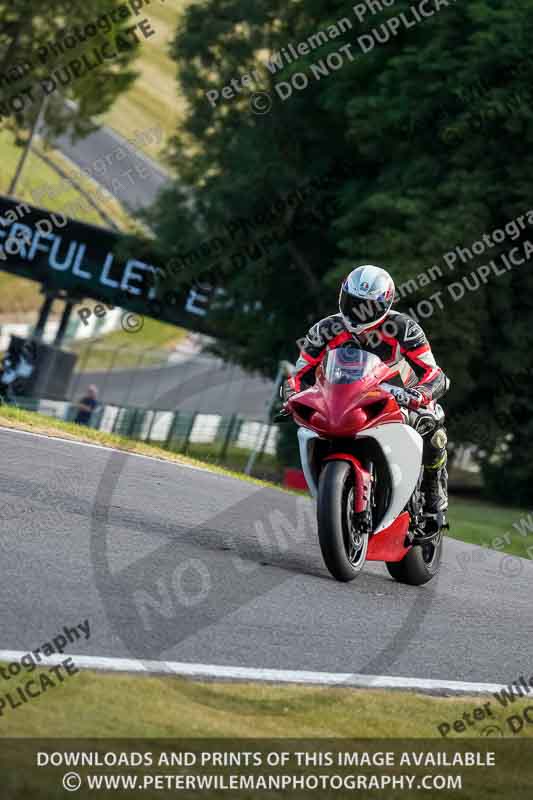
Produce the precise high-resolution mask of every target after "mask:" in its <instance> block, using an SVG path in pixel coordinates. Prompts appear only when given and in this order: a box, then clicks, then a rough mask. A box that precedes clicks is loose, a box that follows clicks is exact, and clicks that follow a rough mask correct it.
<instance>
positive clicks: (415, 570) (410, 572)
mask: <svg viewBox="0 0 533 800" xmlns="http://www.w3.org/2000/svg"><path fill="white" fill-rule="evenodd" d="M443 543H444V535H443V533H442V531H441V533H440V534H439V536H438V537H437V538H436V539H435V540H434V541H433V542H431V543H428V544H414V545H413V547H412V548H411V549H410V550H409V552H408V553H407V555H405V556H404V557H403V558H402V560H401V561H387V562H386V564H387V569H388V571H389V575H391V576H392V577H393V578H394V580H396V581H398V582H399V583H408V584H409V585H410V586H422V585H423V584H424V583H428V581H430V580H431V579H432V578H434V577H435V575H436V574H437V572H438V571H439V567H440V562H441V559H442V548H443Z"/></svg>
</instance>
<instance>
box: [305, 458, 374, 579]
mask: <svg viewBox="0 0 533 800" xmlns="http://www.w3.org/2000/svg"><path fill="white" fill-rule="evenodd" d="M354 500H355V484H354V478H353V472H352V467H351V465H350V464H348V463H347V462H346V461H328V463H327V464H326V466H325V467H324V469H323V470H322V472H321V473H320V478H319V481H318V500H317V520H318V540H319V542H320V549H321V550H322V556H323V558H324V561H325V563H326V567H327V568H328V570H329V571H330V572H331V574H332V575H333V577H334V578H336V579H337V580H338V581H344V582H347V581H353V579H354V578H356V577H357V576H358V574H359V573H360V572H361V570H362V568H363V566H364V563H365V560H366V552H367V550H368V534H363V533H358V532H357V531H356V520H355V511H354V505H355V503H354Z"/></svg>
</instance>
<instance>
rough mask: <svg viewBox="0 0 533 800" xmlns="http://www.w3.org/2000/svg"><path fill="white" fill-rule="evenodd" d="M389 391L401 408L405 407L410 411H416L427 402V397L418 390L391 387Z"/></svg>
mask: <svg viewBox="0 0 533 800" xmlns="http://www.w3.org/2000/svg"><path fill="white" fill-rule="evenodd" d="M389 391H390V393H391V394H392V396H393V397H394V399H395V400H396V402H397V403H398V405H399V406H404V408H408V409H409V410H410V411H416V410H417V409H419V408H420V406H422V405H424V403H425V402H426V396H425V395H424V394H422V392H419V391H418V389H402V388H401V386H391V387H390V388H389Z"/></svg>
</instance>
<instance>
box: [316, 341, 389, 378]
mask: <svg viewBox="0 0 533 800" xmlns="http://www.w3.org/2000/svg"><path fill="white" fill-rule="evenodd" d="M381 363H382V362H381V359H380V358H378V357H377V356H376V355H374V354H373V353H367V351H366V350H360V349H359V348H358V347H357V346H356V345H351V344H350V345H346V346H345V347H338V348H337V349H336V350H329V352H328V353H327V355H326V358H325V359H324V374H325V376H326V380H328V381H329V382H330V383H353V382H354V381H359V380H361V378H364V377H365V375H369V374H370V373H371V372H373V371H374V370H375V369H376V368H377V367H379V365H380V364H381Z"/></svg>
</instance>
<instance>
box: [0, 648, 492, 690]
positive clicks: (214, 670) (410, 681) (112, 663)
mask: <svg viewBox="0 0 533 800" xmlns="http://www.w3.org/2000/svg"><path fill="white" fill-rule="evenodd" d="M25 655H28V651H27V650H26V651H23V650H0V660H1V661H8V662H12V661H20V659H21V658H22V657H23V656H25ZM66 658H71V659H72V660H73V661H74V663H75V665H76V667H78V668H79V669H89V670H102V671H105V672H131V673H148V674H155V675H157V674H159V675H177V676H181V677H188V678H206V679H210V680H229V681H258V682H261V683H289V684H291V683H292V684H303V685H305V684H308V685H314V686H341V687H342V686H347V687H350V688H361V689H406V690H412V691H419V692H427V693H433V694H438V693H454V694H491V693H493V692H498V691H501V690H502V689H505V688H508V687H506V686H505V685H504V684H499V683H469V682H467V681H448V680H432V679H429V678H406V677H389V676H386V675H359V674H357V673H349V672H346V673H343V672H313V671H309V670H286V669H261V668H254V667H232V666H224V665H218V664H190V663H187V662H179V661H138V660H135V659H129V658H105V657H100V656H84V655H71V654H69V653H62V654H55V655H53V656H41V657H40V663H41V664H42V665H43V666H57V665H58V664H61V663H62V662H63V661H64V660H65V659H66Z"/></svg>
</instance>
